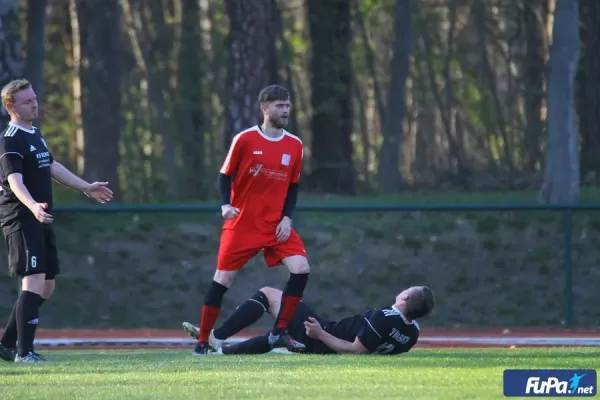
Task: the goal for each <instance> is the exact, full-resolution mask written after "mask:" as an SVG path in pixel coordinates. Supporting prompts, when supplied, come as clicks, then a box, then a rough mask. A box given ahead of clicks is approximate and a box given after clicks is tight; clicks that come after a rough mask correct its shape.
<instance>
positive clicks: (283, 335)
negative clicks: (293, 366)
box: [269, 329, 306, 353]
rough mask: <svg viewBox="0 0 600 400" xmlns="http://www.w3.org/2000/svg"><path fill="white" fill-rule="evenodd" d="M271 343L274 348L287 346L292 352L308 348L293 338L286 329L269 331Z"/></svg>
mask: <svg viewBox="0 0 600 400" xmlns="http://www.w3.org/2000/svg"><path fill="white" fill-rule="evenodd" d="M269 345H270V346H271V348H272V349H280V348H285V349H288V351H291V352H292V353H300V352H303V351H304V350H306V346H305V345H303V344H302V343H300V342H297V341H295V340H294V339H292V338H291V337H290V335H289V334H288V332H287V330H285V329H281V330H277V331H271V332H269Z"/></svg>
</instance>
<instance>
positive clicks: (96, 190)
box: [50, 161, 113, 203]
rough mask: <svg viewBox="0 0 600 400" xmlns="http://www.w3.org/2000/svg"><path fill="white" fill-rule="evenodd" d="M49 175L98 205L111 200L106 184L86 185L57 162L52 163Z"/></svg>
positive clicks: (111, 195)
mask: <svg viewBox="0 0 600 400" xmlns="http://www.w3.org/2000/svg"><path fill="white" fill-rule="evenodd" d="M50 173H51V174H52V178H53V179H54V180H55V181H57V182H58V183H60V184H63V185H65V186H68V187H70V188H73V189H75V190H79V191H80V192H82V193H84V194H85V195H86V196H88V197H91V198H93V199H94V200H97V201H98V202H100V203H107V202H109V201H111V200H112V198H113V192H112V190H110V189H109V188H108V187H107V185H108V182H94V183H88V182H86V181H84V180H83V179H81V178H80V177H78V176H77V175H75V174H74V173H72V172H71V171H69V170H68V169H67V168H66V167H65V166H64V165H62V164H61V163H59V162H58V161H54V162H53V163H52V166H51V167H50Z"/></svg>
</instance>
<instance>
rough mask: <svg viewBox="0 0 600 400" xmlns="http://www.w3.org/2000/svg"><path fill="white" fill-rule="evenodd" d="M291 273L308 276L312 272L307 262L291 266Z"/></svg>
mask: <svg viewBox="0 0 600 400" xmlns="http://www.w3.org/2000/svg"><path fill="white" fill-rule="evenodd" d="M290 272H291V273H292V274H308V273H309V272H310V266H309V265H308V262H307V261H306V260H304V261H302V262H299V263H297V264H293V265H290Z"/></svg>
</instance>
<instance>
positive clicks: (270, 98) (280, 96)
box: [258, 85, 290, 103]
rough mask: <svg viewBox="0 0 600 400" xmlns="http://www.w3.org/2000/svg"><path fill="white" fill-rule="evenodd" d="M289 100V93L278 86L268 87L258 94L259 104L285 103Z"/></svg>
mask: <svg viewBox="0 0 600 400" xmlns="http://www.w3.org/2000/svg"><path fill="white" fill-rule="evenodd" d="M289 99H290V92H289V91H288V90H287V89H286V88H284V87H283V86H279V85H270V86H267V87H266V88H264V89H263V90H261V91H260V93H259V94H258V102H259V103H271V102H274V101H286V100H289Z"/></svg>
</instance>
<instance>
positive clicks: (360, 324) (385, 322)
mask: <svg viewBox="0 0 600 400" xmlns="http://www.w3.org/2000/svg"><path fill="white" fill-rule="evenodd" d="M280 302H281V290H279V289H274V288H271V287H264V288H262V289H260V290H259V291H258V292H256V294H255V295H254V296H252V298H250V299H248V300H247V301H246V302H244V303H243V304H242V305H241V306H239V307H238V308H237V309H236V310H235V312H234V313H233V314H232V315H231V316H230V317H229V318H228V319H227V320H226V321H225V322H223V325H221V326H220V327H219V328H218V329H216V330H215V334H214V335H211V339H212V340H213V343H211V344H210V345H211V347H212V348H214V349H220V352H222V353H223V354H225V355H237V354H263V353H268V352H270V351H271V350H272V348H271V347H270V346H269V342H268V333H266V334H265V335H261V336H256V337H253V338H251V339H248V340H246V341H244V342H241V343H237V344H233V345H230V346H223V342H224V341H223V340H219V341H216V340H215V339H214V337H215V336H216V337H220V338H222V337H224V338H228V337H231V336H233V335H235V334H236V333H238V332H239V331H241V330H242V329H244V328H246V327H248V326H249V325H251V324H253V323H254V322H256V321H258V319H259V318H260V317H261V316H262V315H263V314H264V313H265V312H269V314H271V315H272V316H276V315H277V313H278V312H279V307H280ZM434 304H435V299H434V295H433V292H432V291H431V289H430V288H429V287H427V286H412V287H410V288H408V289H406V290H404V291H403V292H402V293H400V294H399V295H398V296H396V301H395V302H394V304H393V305H392V306H388V307H382V308H374V309H370V310H366V311H364V312H362V313H359V314H355V315H353V316H351V317H348V318H344V319H342V320H340V321H327V320H325V319H323V318H321V317H319V315H318V314H317V312H316V311H314V310H313V309H312V308H311V307H310V306H308V305H307V304H306V303H304V302H302V303H300V306H299V308H298V310H297V311H296V314H294V317H293V318H292V319H291V321H290V323H289V325H288V330H289V333H290V335H291V336H292V337H294V338H298V339H297V340H300V341H301V342H302V343H304V344H305V345H306V350H305V351H304V353H308V354H335V353H346V354H380V355H396V354H402V353H406V352H408V351H409V350H410V349H411V348H412V347H413V346H414V345H415V344H416V343H417V340H418V338H419V324H418V323H417V321H416V320H417V319H419V318H423V317H425V316H427V315H429V314H430V313H431V311H432V310H433V307H434ZM183 327H184V329H185V330H186V331H187V332H188V333H189V334H190V336H192V337H196V336H197V335H198V328H197V327H196V326H194V325H192V324H190V323H189V322H184V324H183Z"/></svg>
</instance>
